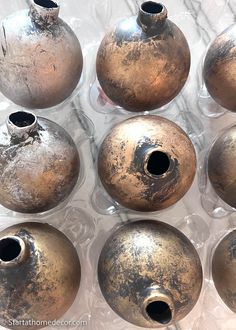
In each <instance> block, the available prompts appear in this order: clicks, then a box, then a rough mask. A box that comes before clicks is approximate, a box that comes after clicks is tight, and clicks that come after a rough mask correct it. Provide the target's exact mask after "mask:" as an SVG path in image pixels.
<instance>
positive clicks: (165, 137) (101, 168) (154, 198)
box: [98, 116, 196, 211]
mask: <svg viewBox="0 0 236 330" xmlns="http://www.w3.org/2000/svg"><path fill="white" fill-rule="evenodd" d="M195 171H196V155H195V150H194V147H193V145H192V143H191V141H190V139H189V138H188V136H187V135H186V134H185V132H184V131H183V130H182V129H181V128H180V127H179V126H177V125H176V124H174V123H173V122H171V121H169V120H167V119H165V118H162V117H158V116H137V117H133V118H130V119H128V120H125V121H124V122H121V123H119V124H118V125H116V126H115V127H113V129H112V130H111V132H110V133H109V134H108V135H107V137H106V138H105V139H104V141H103V143H102V145H101V147H100V151H99V155H98V174H99V177H100V179H101V182H102V184H103V186H104V187H105V189H106V190H107V192H108V193H109V194H110V195H111V197H112V198H113V199H114V200H116V201H117V202H118V203H120V204H121V205H123V206H125V207H127V208H129V209H133V210H137V211H157V210H161V209H164V208H167V207H169V206H170V205H173V204H174V203H176V202H177V201H178V200H180V199H181V198H182V197H183V196H184V194H185V193H186V192H187V191H188V189H189V188H190V186H191V184H192V182H193V179H194V176H195Z"/></svg>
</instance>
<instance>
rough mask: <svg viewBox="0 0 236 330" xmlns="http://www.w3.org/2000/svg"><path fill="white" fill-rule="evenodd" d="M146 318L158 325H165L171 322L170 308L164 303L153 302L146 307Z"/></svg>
mask: <svg viewBox="0 0 236 330" xmlns="http://www.w3.org/2000/svg"><path fill="white" fill-rule="evenodd" d="M146 312H147V314H148V316H149V317H150V318H151V319H152V320H153V321H156V322H158V323H160V324H167V323H169V322H170V321H171V320H172V313H171V309H170V306H169V305H168V304H167V303H166V302H164V301H153V302H151V303H150V304H148V305H147V307H146Z"/></svg>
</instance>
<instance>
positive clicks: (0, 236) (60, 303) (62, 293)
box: [0, 222, 81, 330]
mask: <svg viewBox="0 0 236 330" xmlns="http://www.w3.org/2000/svg"><path fill="white" fill-rule="evenodd" d="M80 277H81V267H80V261H79V257H78V255H77V252H76V249H75V248H74V246H73V244H72V243H71V242H70V240H69V239H68V238H67V237H66V236H65V235H64V234H63V233H61V232H60V231H59V230H57V229H56V228H54V227H52V226H50V225H48V224H45V223H38V222H28V223H20V224H17V225H14V226H11V227H8V228H6V229H5V230H3V231H2V232H0V297H1V300H0V325H4V327H6V328H10V329H18V330H26V329H27V330H33V329H39V328H43V327H44V326H46V324H47V321H54V320H56V319H58V318H60V317H61V316H62V315H63V314H64V313H65V312H66V311H67V310H68V309H69V307H70V306H71V305H72V303H73V301H74V299H75V297H76V295H77V292H78V289H79V285H80ZM13 320H14V321H15V322H14V323H13ZM40 321H44V322H41V323H40Z"/></svg>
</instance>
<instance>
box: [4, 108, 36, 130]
mask: <svg viewBox="0 0 236 330" xmlns="http://www.w3.org/2000/svg"><path fill="white" fill-rule="evenodd" d="M9 120H10V122H11V123H12V124H13V125H15V126H17V127H27V126H30V125H32V124H33V123H34V122H35V120H36V118H35V116H34V115H33V114H31V113H29V112H24V111H18V112H14V113H12V114H11V115H10V116H9Z"/></svg>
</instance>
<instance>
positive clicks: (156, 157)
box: [147, 151, 170, 175]
mask: <svg viewBox="0 0 236 330" xmlns="http://www.w3.org/2000/svg"><path fill="white" fill-rule="evenodd" d="M169 167H170V159H169V157H168V156H167V154H165V153H164V152H162V151H153V152H152V153H151V154H150V156H149V158H148V162H147V170H148V172H149V173H150V174H152V175H162V174H164V173H166V172H167V171H168V169H169Z"/></svg>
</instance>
